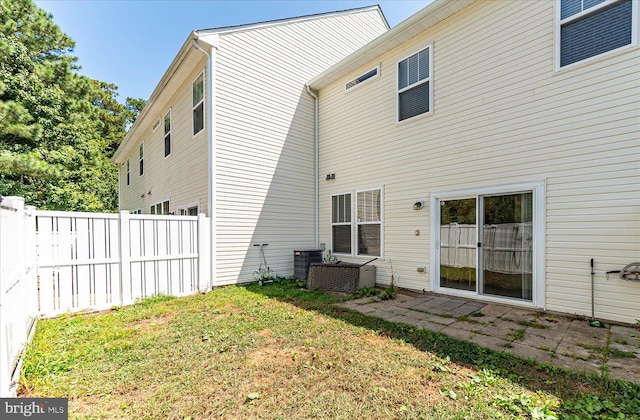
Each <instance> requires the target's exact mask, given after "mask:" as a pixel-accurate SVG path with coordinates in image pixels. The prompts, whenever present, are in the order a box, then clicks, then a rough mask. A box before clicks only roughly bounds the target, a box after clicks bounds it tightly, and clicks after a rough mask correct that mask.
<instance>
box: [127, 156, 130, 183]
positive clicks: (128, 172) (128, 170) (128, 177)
mask: <svg viewBox="0 0 640 420" xmlns="http://www.w3.org/2000/svg"><path fill="white" fill-rule="evenodd" d="M127 185H131V162H130V161H129V159H127Z"/></svg>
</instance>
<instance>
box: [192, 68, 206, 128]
mask: <svg viewBox="0 0 640 420" xmlns="http://www.w3.org/2000/svg"><path fill="white" fill-rule="evenodd" d="M200 76H202V99H201V100H200V102H198V103H197V104H195V105H193V85H194V84H195V83H196V81H197V80H198V79H199V78H200ZM206 97H207V84H206V83H205V74H204V70H202V71H201V72H200V73H198V75H197V76H196V78H195V79H193V81H192V82H191V138H194V137H196V136H197V135H198V134H200V133H202V132H204V131H205V129H206V128H207V120H206V118H207V110H206V108H207V104H206V101H205V98H206ZM200 103H202V129H201V130H200V131H198V132H197V133H194V132H193V113H194V111H195V109H196V107H198V106H199V105H200Z"/></svg>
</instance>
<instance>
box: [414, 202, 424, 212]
mask: <svg viewBox="0 0 640 420" xmlns="http://www.w3.org/2000/svg"><path fill="white" fill-rule="evenodd" d="M422 207H424V201H416V202H415V203H413V209H414V210H420V209H421V208H422Z"/></svg>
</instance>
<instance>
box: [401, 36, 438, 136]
mask: <svg viewBox="0 0 640 420" xmlns="http://www.w3.org/2000/svg"><path fill="white" fill-rule="evenodd" d="M427 48H428V49H429V77H427V78H426V79H422V80H419V81H417V82H416V83H414V84H412V85H408V86H406V87H404V88H402V89H398V80H400V73H399V71H400V70H399V68H400V63H401V62H402V61H404V60H406V59H408V58H409V57H411V56H413V55H415V54H417V53H419V52H421V51H423V50H426V49H427ZM427 82H428V83H429V111H427V112H424V113H422V114H418V115H414V116H413V117H411V118H406V119H404V120H400V94H401V93H402V92H405V91H407V90H410V89H413V88H415V87H417V86H419V85H422V84H424V83H427ZM395 84H396V85H395V86H396V124H404V123H406V122H409V121H414V120H416V119H418V118H423V117H426V116H428V115H432V114H433V42H432V43H430V44H428V45H425V46H423V47H421V48H419V49H417V50H415V51H413V52H412V53H411V54H408V55H407V56H405V57H403V58H401V59H400V60H398V61H397V62H396V79H395Z"/></svg>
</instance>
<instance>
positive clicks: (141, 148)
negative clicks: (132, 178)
mask: <svg viewBox="0 0 640 420" xmlns="http://www.w3.org/2000/svg"><path fill="white" fill-rule="evenodd" d="M138 173H139V175H140V176H144V141H142V142H140V146H138Z"/></svg>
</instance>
